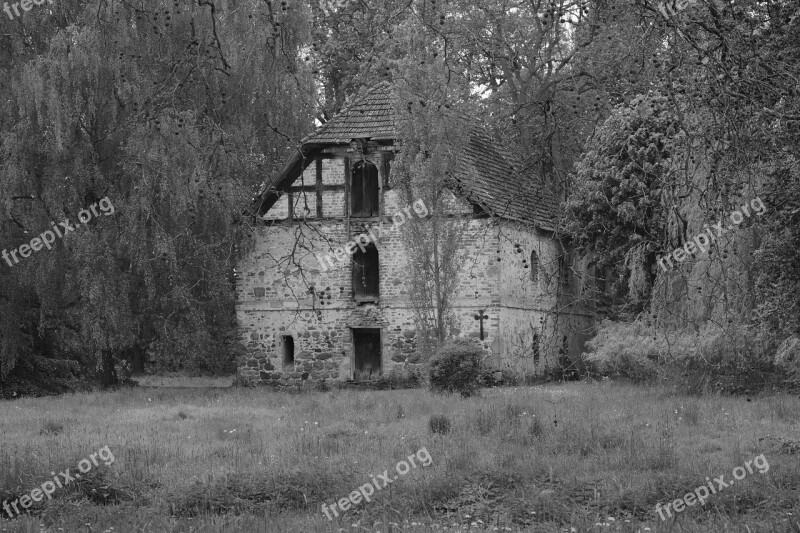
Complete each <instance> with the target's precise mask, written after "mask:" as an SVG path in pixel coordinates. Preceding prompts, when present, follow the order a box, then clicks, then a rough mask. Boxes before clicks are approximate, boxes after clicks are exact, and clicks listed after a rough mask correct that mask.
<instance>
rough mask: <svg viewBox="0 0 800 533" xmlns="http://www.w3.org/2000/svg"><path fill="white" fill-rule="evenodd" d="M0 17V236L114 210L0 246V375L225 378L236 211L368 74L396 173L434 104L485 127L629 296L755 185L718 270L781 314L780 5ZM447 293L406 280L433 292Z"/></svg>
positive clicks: (793, 281) (751, 0)
mask: <svg viewBox="0 0 800 533" xmlns="http://www.w3.org/2000/svg"><path fill="white" fill-rule="evenodd" d="M1 16H3V15H2V14H0V17H1ZM2 23H3V26H2V27H3V32H0V70H2V75H1V76H0V91H2V92H1V93H0V99H2V102H3V105H2V107H1V108H0V132H1V133H0V173H1V179H0V209H2V214H1V215H2V216H0V218H1V219H2V223H1V224H0V247H2V248H5V249H6V250H9V251H10V250H14V249H16V248H17V247H18V246H20V245H22V244H25V243H29V242H30V240H31V239H32V238H33V237H35V236H37V235H39V234H41V233H42V232H44V231H46V230H47V229H48V228H50V227H52V226H53V224H57V223H58V222H61V221H64V220H69V221H72V222H73V223H75V222H77V218H78V215H79V213H80V212H81V209H86V208H89V207H90V206H91V205H92V204H97V202H99V201H100V200H101V199H106V198H107V201H108V202H110V204H112V205H113V207H114V213H113V214H110V215H108V216H105V215H101V216H98V217H94V218H93V219H92V220H91V221H90V222H89V223H87V224H86V225H85V227H83V225H81V226H82V227H81V228H80V230H78V231H75V232H72V233H70V234H68V235H66V236H65V237H64V238H59V239H57V240H56V242H55V243H54V244H53V249H52V250H49V249H46V250H41V251H38V252H34V253H33V254H32V255H31V257H27V258H24V259H23V260H22V261H20V262H19V263H12V264H11V265H10V266H9V264H7V262H6V261H4V260H3V261H0V382H2V381H4V380H6V379H7V378H8V377H9V376H12V375H13V373H14V372H15V369H16V371H17V372H21V371H23V370H24V371H25V372H27V373H29V374H35V373H37V372H42V373H48V372H49V373H51V374H52V373H56V374H60V375H68V374H70V373H73V372H75V366H74V363H66V362H59V363H53V362H52V361H54V360H59V361H64V360H66V361H73V362H78V363H80V364H81V365H83V367H84V368H91V369H94V370H95V371H96V372H97V376H98V377H99V378H100V379H101V381H104V382H107V383H110V382H113V381H114V380H115V373H114V368H115V365H119V363H120V362H121V361H122V360H123V359H125V360H133V361H140V360H141V359H142V358H145V357H146V358H147V360H148V362H149V364H150V365H151V366H152V367H153V368H154V369H162V370H193V371H203V372H220V371H225V370H228V369H230V366H231V364H232V361H233V358H234V355H235V350H236V348H235V345H236V342H235V340H236V338H237V334H236V330H235V321H234V316H233V282H234V279H235V263H236V259H237V257H239V256H240V255H241V254H242V253H243V252H245V251H246V250H247V247H248V245H249V242H250V239H249V236H250V235H251V232H250V231H249V230H250V228H249V226H248V223H249V222H248V221H247V220H243V219H242V218H241V217H240V216H239V214H240V213H241V212H242V211H243V210H244V208H245V207H246V206H247V204H248V202H249V200H250V198H251V197H252V196H253V194H254V193H255V192H256V191H257V190H258V189H259V188H260V187H262V186H263V185H264V184H265V183H266V182H267V181H268V180H269V179H271V178H272V177H274V176H275V175H276V173H277V170H278V168H279V166H280V165H281V164H282V162H283V161H284V160H285V157H286V156H287V154H288V153H289V152H290V151H291V150H292V149H294V148H295V147H296V145H297V143H298V142H299V140H300V139H301V138H302V137H303V136H304V135H305V134H306V133H308V131H309V130H310V129H311V128H312V127H313V126H314V124H315V123H317V124H318V123H321V122H324V121H326V120H327V119H328V118H330V116H331V115H332V114H333V113H335V112H336V111H338V110H339V109H341V107H342V106H343V105H345V103H346V102H347V100H348V99H349V98H351V97H352V96H353V95H355V94H357V93H358V92H359V91H360V90H361V89H363V88H364V87H367V86H371V85H374V84H375V83H377V82H378V81H382V80H392V81H394V82H395V84H396V85H397V87H398V89H399V91H400V93H401V94H402V98H401V99H402V100H403V102H406V101H408V102H414V104H413V105H412V109H411V111H409V112H408V113H407V115H405V117H406V118H404V119H403V121H402V124H400V127H401V129H402V130H403V133H404V135H405V137H406V139H405V140H406V141H407V147H408V150H407V154H406V155H404V156H402V158H401V159H400V160H399V161H398V164H399V166H398V169H401V170H402V169H405V170H406V172H405V174H403V173H402V172H401V173H400V174H399V175H405V176H406V177H407V178H409V179H408V180H407V181H408V183H407V185H408V186H409V187H410V186H412V185H414V186H415V187H416V189H415V190H417V191H421V190H422V189H420V188H419V184H420V183H419V182H417V183H416V184H414V183H412V181H413V180H411V178H410V177H412V176H428V177H431V176H437V177H442V174H443V173H444V172H445V171H446V170H447V168H446V167H447V165H448V164H449V163H448V161H450V160H449V159H447V157H442V158H440V159H434V160H431V159H430V157H429V156H428V155H427V154H430V153H433V152H436V153H448V151H449V150H451V149H452V147H453V145H454V143H455V142H456V138H457V136H450V135H447V128H448V127H451V122H449V121H451V120H453V117H455V116H470V117H478V118H480V119H482V121H483V122H484V123H485V124H486V125H487V126H488V127H489V128H490V130H491V131H492V132H493V133H494V135H495V136H496V138H497V139H498V140H500V141H501V142H503V143H504V144H505V145H506V147H507V149H508V150H509V151H510V152H512V153H514V154H515V157H516V158H517V159H518V160H519V161H522V162H523V165H524V166H525V168H527V169H528V170H529V171H530V172H532V173H536V174H537V175H540V176H543V177H545V179H547V180H548V182H549V183H550V184H551V186H552V187H554V188H557V189H558V190H559V191H560V193H561V194H562V198H563V199H568V198H569V202H568V204H567V205H568V213H569V215H568V219H567V220H568V227H567V229H568V233H570V234H571V235H572V236H573V237H574V238H575V240H576V242H577V243H578V244H579V245H581V246H582V249H583V250H584V251H588V252H592V253H593V254H594V257H595V260H596V262H597V264H598V265H599V266H601V267H606V266H608V267H610V268H611V269H612V270H613V271H614V272H615V279H616V280H617V285H618V286H619V287H626V288H627V291H622V290H621V291H620V292H619V297H620V298H621V303H623V305H624V306H625V307H626V308H630V309H633V310H640V309H642V308H643V307H644V306H645V305H646V304H647V302H648V301H649V299H650V298H651V296H652V294H653V291H654V290H655V288H656V287H658V283H659V281H658V280H659V276H658V270H657V266H656V264H655V258H656V256H657V254H659V253H661V252H663V251H665V250H670V249H671V248H673V247H675V246H680V245H682V244H683V243H684V242H686V240H687V239H690V238H691V237H692V236H693V232H695V231H696V230H697V228H698V227H699V226H702V224H703V223H706V222H708V220H709V219H713V218H714V217H715V216H718V215H720V214H721V213H723V212H727V211H730V210H731V209H732V208H734V206H736V205H740V204H741V202H742V201H743V200H747V199H749V198H751V197H752V196H753V195H755V194H763V197H764V199H765V201H767V202H768V203H769V204H770V207H771V209H773V212H774V216H772V217H770V218H769V219H764V220H763V221H761V222H760V223H762V224H763V227H762V228H761V229H760V230H758V231H754V232H752V233H751V234H748V235H749V236H750V240H749V241H748V242H747V243H744V242H740V243H737V244H736V246H732V249H733V252H734V254H739V255H749V254H750V252H755V253H757V254H760V255H759V256H758V257H759V258H760V261H759V262H758V265H757V268H756V267H755V266H752V265H750V266H748V264H746V263H742V265H744V267H745V270H746V275H744V276H743V277H740V278H737V280H738V281H737V283H739V281H741V286H743V287H745V289H742V291H741V292H742V294H747V295H748V300H747V301H750V302H755V301H758V302H759V303H760V304H761V307H760V309H759V312H758V313H757V315H758V317H760V318H761V319H762V320H764V321H765V323H769V324H770V325H771V327H773V328H778V329H786V328H788V329H793V330H794V331H796V330H797V329H798V326H797V320H796V315H797V313H796V312H795V311H796V310H797V306H798V305H800V304H798V302H797V300H796V298H797V297H796V294H797V292H798V291H797V290H796V288H797V283H798V269H797V267H796V265H797V261H796V259H797V257H796V254H797V251H796V247H793V246H789V245H788V243H796V242H797V239H798V235H797V231H796V228H797V224H796V221H797V213H798V210H800V205H798V204H800V198H798V197H797V194H796V190H797V184H798V180H799V178H798V175H800V173H798V168H797V160H798V155H799V154H798V149H800V148H798V147H800V143H799V142H798V141H799V140H800V139H798V136H800V108H799V106H798V96H799V95H798V89H797V79H799V78H800V73H799V72H798V65H800V45H798V42H800V40H798V37H800V11H798V7H797V5H796V3H794V2H791V1H789V0H779V1H775V2H769V3H764V2H760V1H757V0H743V1H737V2H735V3H729V2H720V1H702V2H696V3H693V4H689V5H688V6H687V7H686V8H685V9H684V10H683V11H678V12H675V13H669V12H667V13H666V16H665V14H664V13H662V12H661V11H659V8H658V4H657V3H656V2H654V1H653V0H623V1H620V2H607V1H605V0H553V1H543V0H532V1H521V0H477V1H474V0H380V1H376V2H361V1H356V0H285V1H280V2H279V1H273V0H265V1H264V2H259V3H254V4H240V3H237V2H233V1H231V0H169V1H167V0H158V1H155V2H151V3H149V4H147V6H146V7H144V6H138V7H137V6H135V5H133V4H129V3H125V2H117V1H112V2H106V1H100V0H89V1H84V0H64V1H59V2H57V3H55V4H49V3H46V4H44V5H43V6H36V7H35V8H34V9H33V10H31V11H29V12H25V13H24V16H22V17H18V18H16V19H14V20H5V19H4V20H3V21H2ZM401 110H402V109H401ZM315 119H316V122H315ZM576 163H577V166H575V164H576ZM426 183H428V184H429V185H430V184H431V183H433V181H430V180H428V182H426ZM435 183H436V184H441V183H443V181H439V180H436V181H435ZM437 187H438V185H437V186H436V187H434V186H429V188H428V190H427V191H425V194H427V195H428V196H427V198H428V199H429V200H430V201H431V205H435V204H436V203H437V202H438V201H439V200H438V197H437V196H436V195H437V194H438V192H437V191H438V190H439V189H438V188H437ZM440 229H441V228H440ZM430 230H431V228H428V231H430ZM562 231H564V230H563V229H561V228H559V229H558V233H559V234H560V233H562ZM444 242H445V243H447V242H451V239H449V238H448V239H445V241H444ZM432 251H433V250H428V249H420V253H421V254H429V253H430V252H432ZM440 251H442V252H443V253H444V254H445V256H446V257H444V259H445V263H446V261H447V260H449V259H447V257H450V256H452V254H450V251H448V250H445V249H444V248H442V249H440ZM720 260H722V259H720ZM443 264H444V263H443ZM714 268H717V267H714ZM737 268H738V266H737ZM740 270H741V269H740ZM431 272H434V270H432V269H431ZM714 272H716V270H715V271H714ZM426 283H427V282H426ZM448 283H449V282H447V281H446V280H440V283H438V284H437V283H436V282H435V280H433V285H431V286H430V287H432V288H431V289H430V290H428V289H427V288H426V289H425V290H424V291H422V292H420V293H419V295H418V296H419V297H420V298H422V299H424V300H426V301H430V302H434V303H435V302H438V304H436V305H440V304H444V303H446V299H447V294H448V291H449V290H450V288H449V285H448ZM682 283H683V285H681V287H682V290H683V291H684V293H685V292H686V291H687V290H688V287H689V285H690V284H691V283H690V282H686V281H685V280H684V281H683V282H682ZM426 287H427V286H426ZM673 288H674V284H673ZM701 289H702V287H701ZM724 290H728V289H726V288H725V289H724ZM670 294H673V296H674V295H675V294H678V293H677V292H674V293H670ZM710 294H711V293H710V292H706V293H704V295H706V296H709V295H710ZM718 294H719V293H718ZM711 314H713V313H711ZM793 316H794V317H795V319H792V317H793ZM434 321H440V323H438V324H436V325H435V327H434V329H435V330H436V331H437V333H436V334H435V336H436V337H440V336H441V331H444V330H445V329H446V327H445V324H444V323H441V320H440V319H439V318H436V319H435V320H434ZM21 360H24V361H25V363H24V365H20V361H21ZM54 365H55V366H54ZM59 365H60V366H59ZM67 369H68V370H69V371H67Z"/></svg>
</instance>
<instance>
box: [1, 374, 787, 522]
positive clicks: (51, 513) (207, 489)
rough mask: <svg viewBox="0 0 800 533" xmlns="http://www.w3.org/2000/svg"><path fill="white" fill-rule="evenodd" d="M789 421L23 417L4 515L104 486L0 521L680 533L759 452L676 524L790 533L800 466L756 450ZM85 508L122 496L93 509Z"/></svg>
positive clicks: (756, 408) (755, 402) (606, 400)
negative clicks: (386, 476)
mask: <svg viewBox="0 0 800 533" xmlns="http://www.w3.org/2000/svg"><path fill="white" fill-rule="evenodd" d="M432 414H437V415H438V416H441V417H446V420H447V421H448V423H449V426H448V431H435V432H431V429H430V427H429V424H430V422H429V421H430V420H431V415H432ZM54 421H60V422H59V423H60V424H62V425H63V429H60V428H58V424H54ZM798 421H800V400H799V399H798V398H796V397H790V396H783V395H775V396H764V397H755V398H752V401H749V402H748V401H746V400H744V399H735V398H727V397H718V396H711V397H705V398H703V399H702V401H701V400H698V399H697V398H695V397H688V396H682V395H676V394H675V393H673V392H671V391H668V390H666V389H659V388H641V387H636V386H633V385H620V384H614V383H598V384H586V383H576V384H570V385H568V386H558V387H556V386H553V387H533V388H517V389H512V388H505V389H492V390H487V391H485V392H484V393H483V395H482V396H481V397H476V398H469V399H461V398H458V397H456V396H440V395H432V394H430V393H428V392H427V391H421V390H399V391H356V390H353V391H350V390H340V391H330V392H325V393H321V392H311V393H305V394H283V393H279V392H272V391H266V390H263V389H228V390H211V391H197V390H188V389H165V390H156V391H154V390H141V389H140V390H136V389H129V390H121V391H117V392H112V393H107V394H99V393H98V394H74V395H67V396H64V397H60V398H40V399H23V400H17V401H13V402H6V403H4V404H3V405H2V409H1V410H0V499H3V497H2V496H11V495H12V494H13V495H17V496H18V495H21V494H23V493H25V492H28V491H30V490H31V489H32V488H34V487H36V486H38V485H40V484H41V483H42V482H43V481H46V480H47V479H49V478H50V477H51V476H50V472H52V471H58V472H60V471H62V470H64V469H65V468H68V467H69V468H73V471H74V469H75V465H76V464H77V462H78V461H80V460H81V459H83V458H85V457H87V456H88V454H89V453H91V452H94V451H96V450H97V449H98V448H100V447H102V446H104V445H108V446H109V447H110V448H111V450H112V451H113V453H114V455H115V458H116V461H115V463H114V464H113V465H112V466H111V467H104V466H103V467H99V470H101V471H102V472H101V473H100V474H98V476H101V478H99V479H97V480H96V481H93V482H92V483H95V485H88V486H85V487H81V488H79V487H77V486H76V487H68V488H66V489H64V490H61V491H59V492H57V493H56V496H55V499H54V500H53V501H50V502H47V501H45V502H40V503H36V504H34V506H33V508H32V510H33V514H32V516H30V517H25V518H20V519H15V520H9V521H2V520H0V531H3V530H4V528H5V530H6V531H34V530H35V531H38V530H39V525H40V524H44V525H45V528H48V527H49V528H50V529H51V530H52V531H57V530H58V528H59V527H60V528H63V530H64V531H88V530H91V531H92V532H95V531H104V530H108V529H109V528H110V527H111V526H114V531H189V530H190V529H191V528H195V530H196V528H197V527H201V526H202V527H203V528H204V529H203V530H204V531H335V530H338V529H339V528H345V529H346V530H349V529H352V524H357V527H358V528H360V529H362V530H381V531H385V530H388V529H390V528H399V529H408V530H417V531H424V530H433V528H434V526H436V527H438V528H443V527H451V526H452V524H453V523H461V524H464V525H467V526H469V528H472V529H477V530H481V529H487V530H493V528H495V527H497V528H499V529H498V530H502V528H510V530H511V531H533V530H536V531H559V530H560V529H561V528H564V527H567V529H568V528H569V527H570V526H572V527H575V528H576V530H578V531H591V530H596V531H609V530H615V529H614V528H616V530H620V531H625V530H627V531H636V530H637V528H643V527H650V528H651V531H668V530H670V529H669V528H671V527H676V526H674V525H673V524H667V523H661V521H660V519H659V518H658V516H657V515H656V514H655V512H654V508H655V505H656V504H657V503H662V504H663V503H666V502H669V501H672V500H674V499H676V498H678V497H681V496H682V495H683V494H685V493H686V492H689V491H691V490H693V489H694V488H695V487H697V486H698V485H700V484H702V483H704V479H705V477H706V476H709V477H716V476H719V475H720V474H726V475H728V476H729V475H730V472H731V470H732V468H734V467H735V466H739V465H741V464H743V462H744V461H746V460H748V459H752V458H753V457H754V456H756V455H758V454H760V453H765V454H766V456H767V458H768V459H769V462H770V465H771V469H770V471H769V472H768V473H767V474H763V475H751V476H749V477H748V478H745V479H744V480H743V481H742V482H741V484H740V485H739V486H734V487H731V488H730V489H727V490H726V491H724V492H720V493H718V494H716V495H714V496H713V497H712V499H710V500H709V501H708V502H707V504H706V506H704V507H702V508H701V507H693V508H689V509H687V510H686V511H684V512H683V513H681V515H680V521H681V525H682V527H683V528H684V529H685V530H687V531H716V530H719V531H726V530H730V529H725V528H726V527H730V526H731V525H732V524H737V525H738V524H745V523H747V524H751V530H753V531H792V529H790V528H791V524H792V522H791V520H795V521H796V520H797V518H796V517H798V516H800V514H798V512H799V511H800V509H798V507H800V505H798V503H797V502H798V499H799V498H798V496H800V489H799V487H800V462H798V461H797V456H796V455H792V453H791V451H790V448H786V447H781V446H780V445H779V444H776V442H778V441H775V440H774V439H772V440H770V439H762V440H759V438H760V437H763V436H764V435H772V436H781V437H783V438H785V439H797V440H798V441H800V425H798ZM438 427H440V426H438V425H437V428H438ZM43 428H45V431H43ZM422 447H426V448H427V450H428V451H429V453H430V455H431V456H432V458H433V464H432V465H431V466H429V467H427V468H416V469H412V470H411V471H410V472H409V473H408V474H407V475H404V476H401V477H400V479H398V480H397V481H396V482H394V483H392V484H391V485H389V486H387V487H386V488H385V489H383V490H381V491H377V492H376V494H375V496H374V499H373V501H372V502H369V503H367V502H361V503H360V504H359V505H356V506H355V507H354V508H353V509H352V510H350V511H347V512H346V513H345V516H344V517H340V518H338V519H335V520H334V521H333V522H328V520H327V519H326V518H325V517H324V515H323V514H322V513H321V510H320V506H321V504H322V503H323V502H324V503H328V504H330V503H332V502H335V501H337V500H339V499H341V498H343V497H347V495H349V494H350V493H351V492H352V491H353V490H355V489H356V488H357V487H358V486H360V485H362V484H364V483H368V482H370V475H375V474H379V473H382V472H383V471H384V470H388V471H389V472H390V473H391V472H392V471H393V470H394V467H395V465H396V463H397V462H398V461H400V460H402V459H405V458H407V457H408V455H410V454H412V453H414V452H416V451H417V450H419V449H420V448H422ZM92 490H105V491H106V492H108V491H111V490H114V491H119V494H123V495H125V496H126V497H120V498H118V499H116V500H114V502H115V505H107V506H102V505H99V504H97V503H96V502H95V501H94V500H92V499H91V497H90V496H91V494H93V493H92ZM87 494H88V496H87ZM128 495H129V496H130V497H129V498H128V497H127V496H128ZM15 497H16V496H15ZM787 513H794V514H793V515H789V514H787ZM609 518H612V519H613V520H612V521H610V520H609ZM626 520H628V522H626ZM87 523H89V524H91V525H90V526H89V529H87V526H86V525H85V524H87ZM392 523H394V524H397V526H391V524H392ZM412 523H416V524H421V525H419V526H412V525H411V524H412ZM473 523H474V524H475V525H474V526H473V525H472V524H473ZM376 524H377V525H376ZM596 524H601V525H596ZM602 524H609V525H608V526H604V525H602ZM797 527H800V525H798V526H797ZM625 528H628V529H625ZM770 528H772V529H770Z"/></svg>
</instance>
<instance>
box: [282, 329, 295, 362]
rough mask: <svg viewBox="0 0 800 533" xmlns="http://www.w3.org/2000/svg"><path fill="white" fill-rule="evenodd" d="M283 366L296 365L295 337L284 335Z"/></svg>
mask: <svg viewBox="0 0 800 533" xmlns="http://www.w3.org/2000/svg"><path fill="white" fill-rule="evenodd" d="M283 366H285V367H286V366H294V337H292V336H291V335H284V336H283Z"/></svg>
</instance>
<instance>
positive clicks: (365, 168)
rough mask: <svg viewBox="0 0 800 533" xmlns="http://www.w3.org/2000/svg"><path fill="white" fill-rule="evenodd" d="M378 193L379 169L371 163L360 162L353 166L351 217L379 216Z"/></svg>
mask: <svg viewBox="0 0 800 533" xmlns="http://www.w3.org/2000/svg"><path fill="white" fill-rule="evenodd" d="M378 191H379V187H378V167H376V166H375V165H373V164H372V163H370V162H369V161H358V162H357V163H356V164H355V165H353V170H352V173H351V178H350V215H351V216H354V217H376V216H378V208H379V207H380V205H379V201H378V198H379V194H378Z"/></svg>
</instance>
